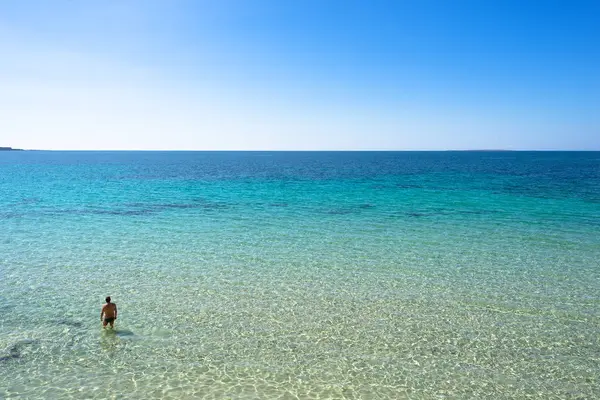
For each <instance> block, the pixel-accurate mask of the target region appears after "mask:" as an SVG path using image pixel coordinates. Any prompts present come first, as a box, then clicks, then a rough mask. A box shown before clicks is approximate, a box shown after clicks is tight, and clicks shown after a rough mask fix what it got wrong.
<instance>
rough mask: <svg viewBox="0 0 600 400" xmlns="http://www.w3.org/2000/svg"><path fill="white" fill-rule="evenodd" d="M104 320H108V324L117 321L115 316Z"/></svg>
mask: <svg viewBox="0 0 600 400" xmlns="http://www.w3.org/2000/svg"><path fill="white" fill-rule="evenodd" d="M104 322H106V323H107V324H112V323H113V322H115V319H114V318H104Z"/></svg>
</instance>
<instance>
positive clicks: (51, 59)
mask: <svg viewBox="0 0 600 400" xmlns="http://www.w3.org/2000/svg"><path fill="white" fill-rule="evenodd" d="M598 21H600V1H579V0H565V1H554V0H544V1H542V0H540V1H533V0H532V1H527V0H518V1H513V0H498V1H493V0H490V1H487V0H473V1H463V0H452V1H451V0H448V1H430V0H411V1H408V0H407V1H403V0H391V1H380V0H369V1H352V0H344V1H337V0H336V1H333V0H332V1H327V0H316V1H315V0H301V1H300V0H295V1H293V0H289V1H287V0H278V1H262V0H256V1H250V0H248V1H241V0H239V1H236V0H216V1H213V0H210V1H208V0H197V1H177V0H161V1H151V0H144V1H127V0H97V1H75V0H70V1H61V0H54V1H47V0H39V1H30V0H5V1H2V2H0V57H1V58H0V61H1V62H0V146H12V147H19V148H34V149H141V150H146V149H147V150H151V149H173V150H177V149H179V150H212V149H215V150H218V149H221V150H261V149H264V150H442V149H481V148H485V149H490V148H491V149H498V148H501V149H538V150H554V149H582V150H600V23H599V22H598Z"/></svg>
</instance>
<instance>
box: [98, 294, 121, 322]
mask: <svg viewBox="0 0 600 400" xmlns="http://www.w3.org/2000/svg"><path fill="white" fill-rule="evenodd" d="M115 319H117V305H116V304H115V303H111V302H110V296H108V297H107V298H106V304H105V305H103V306H102V311H100V321H102V326H103V327H105V328H106V324H110V327H111V329H112V328H114V327H115Z"/></svg>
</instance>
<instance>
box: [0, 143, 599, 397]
mask: <svg viewBox="0 0 600 400" xmlns="http://www.w3.org/2000/svg"><path fill="white" fill-rule="evenodd" d="M0 224H1V229H0V311H1V312H2V318H0V398H28V399H29V398H139V399H147V398H174V399H175V398H177V399H182V398H296V397H297V398H349V399H351V398H434V399H437V398H456V399H464V398H495V399H502V398H510V399H515V398H516V399H518V398H540V399H549V398H557V399H558V398H561V399H564V398H573V399H576V398H598V397H600V339H599V337H600V261H599V260H600V235H599V232H600V153H597V152H596V153H594V152H589V153H560V152H557V153H521V152H518V153H514V152H481V153H480V152H473V153H471V152H432V153H428V152H423V153H420V152H415V153H403V152H398V153H394V152H389V153H387V152H384V153H368V152H365V153H329V152H322V153H310V152H307V153H303V152H300V153H293V152H292V153H286V152H282V153H269V152H250V153H244V152H206V153H205V152H10V153H9V152H4V153H0ZM107 295H111V296H112V297H113V300H114V301H115V302H116V303H117V304H118V306H119V319H118V320H117V328H116V330H115V331H110V330H102V329H101V326H100V321H99V312H100V306H101V304H102V302H103V299H104V297H105V296H107Z"/></svg>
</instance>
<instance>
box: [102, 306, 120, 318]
mask: <svg viewBox="0 0 600 400" xmlns="http://www.w3.org/2000/svg"><path fill="white" fill-rule="evenodd" d="M102 314H103V315H104V318H115V317H116V316H117V305H116V304H115V303H106V304H105V305H104V306H102Z"/></svg>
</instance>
